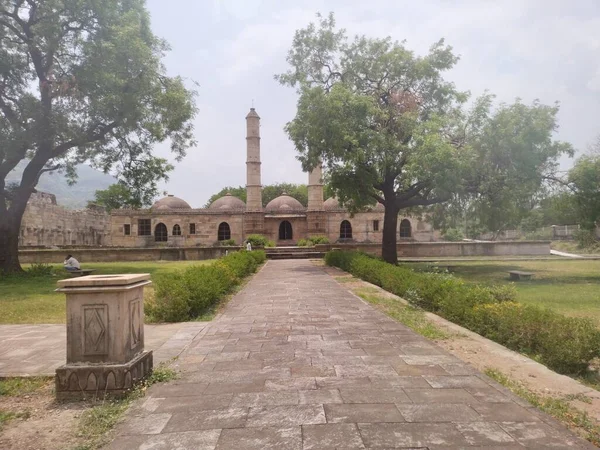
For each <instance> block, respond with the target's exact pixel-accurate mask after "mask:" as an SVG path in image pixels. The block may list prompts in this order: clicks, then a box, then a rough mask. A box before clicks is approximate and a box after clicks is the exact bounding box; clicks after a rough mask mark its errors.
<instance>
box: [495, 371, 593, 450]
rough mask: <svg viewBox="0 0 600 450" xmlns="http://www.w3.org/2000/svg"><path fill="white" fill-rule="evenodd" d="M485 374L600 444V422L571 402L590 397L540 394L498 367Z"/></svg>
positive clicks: (589, 439)
mask: <svg viewBox="0 0 600 450" xmlns="http://www.w3.org/2000/svg"><path fill="white" fill-rule="evenodd" d="M485 374H486V375H487V376H488V377H490V378H492V379H494V380H495V381H497V382H498V383H500V384H501V385H503V386H504V387H506V388H508V389H509V390H511V391H512V392H513V393H515V394H516V395H518V396H519V397H521V398H523V399H525V400H527V401H528V402H529V403H531V404H532V405H533V406H535V407H536V408H538V409H540V410H542V411H543V412H545V413H546V414H548V415H550V416H552V417H554V418H555V419H557V420H560V421H561V422H562V423H564V424H565V425H566V426H567V427H569V428H571V429H572V430H574V431H577V432H578V433H579V434H580V435H582V436H583V437H585V439H587V440H588V441H590V442H591V443H592V444H594V445H596V446H600V426H599V425H598V423H596V422H595V421H594V420H593V419H591V418H590V417H589V415H588V414H587V413H586V412H585V411H581V410H579V409H577V408H575V407H573V406H571V405H570V404H569V401H571V400H580V401H584V402H586V403H588V402H589V399H586V398H582V396H567V397H565V398H555V397H549V396H546V395H540V394H537V393H535V392H533V391H531V390H529V389H528V388H527V387H526V386H525V385H523V384H522V383H519V382H517V381H514V380H512V379H511V378H509V377H508V376H506V375H505V374H503V373H502V372H500V371H498V370H496V369H486V370H485ZM583 397H585V396H583Z"/></svg>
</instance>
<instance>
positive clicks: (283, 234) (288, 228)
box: [279, 220, 294, 241]
mask: <svg viewBox="0 0 600 450" xmlns="http://www.w3.org/2000/svg"><path fill="white" fill-rule="evenodd" d="M293 237H294V232H293V231H292V224H291V223H289V222H288V221H287V220H284V221H283V222H281V223H280V224H279V240H280V241H286V240H288V239H292V238H293Z"/></svg>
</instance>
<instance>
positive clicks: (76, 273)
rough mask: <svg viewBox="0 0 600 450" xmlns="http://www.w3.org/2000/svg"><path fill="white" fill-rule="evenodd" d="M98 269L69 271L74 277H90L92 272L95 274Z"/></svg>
mask: <svg viewBox="0 0 600 450" xmlns="http://www.w3.org/2000/svg"><path fill="white" fill-rule="evenodd" d="M95 271H96V269H79V270H69V271H68V272H69V273H70V274H72V275H71V276H72V277H83V276H85V275H89V274H91V273H92V272H95Z"/></svg>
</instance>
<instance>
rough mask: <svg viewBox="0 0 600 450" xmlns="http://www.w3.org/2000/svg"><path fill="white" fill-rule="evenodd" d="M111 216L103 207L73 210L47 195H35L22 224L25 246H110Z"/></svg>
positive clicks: (28, 204) (44, 193) (22, 244)
mask: <svg viewBox="0 0 600 450" xmlns="http://www.w3.org/2000/svg"><path fill="white" fill-rule="evenodd" d="M110 222H111V219H110V216H109V215H108V214H107V213H106V211H105V210H104V208H102V207H93V208H87V209H83V210H71V209H67V208H64V207H63V206H60V205H58V204H57V203H56V197H55V196H54V195H53V194H48V193H46V192H37V193H34V194H32V195H31V198H30V199H29V202H28V203H27V208H26V209H25V213H24V214H23V219H22V221H21V232H20V236H19V245H20V246H21V247H64V246H71V245H74V246H96V247H98V246H104V245H110V239H111V230H110Z"/></svg>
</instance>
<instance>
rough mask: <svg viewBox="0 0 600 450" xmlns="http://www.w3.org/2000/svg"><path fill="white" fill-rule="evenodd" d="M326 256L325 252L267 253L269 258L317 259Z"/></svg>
mask: <svg viewBox="0 0 600 450" xmlns="http://www.w3.org/2000/svg"><path fill="white" fill-rule="evenodd" d="M324 256H325V253H323V252H287V253H270V254H267V259H317V258H323V257H324Z"/></svg>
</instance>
